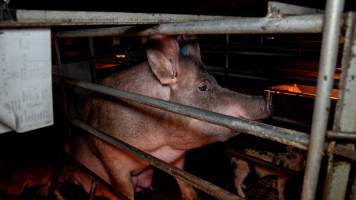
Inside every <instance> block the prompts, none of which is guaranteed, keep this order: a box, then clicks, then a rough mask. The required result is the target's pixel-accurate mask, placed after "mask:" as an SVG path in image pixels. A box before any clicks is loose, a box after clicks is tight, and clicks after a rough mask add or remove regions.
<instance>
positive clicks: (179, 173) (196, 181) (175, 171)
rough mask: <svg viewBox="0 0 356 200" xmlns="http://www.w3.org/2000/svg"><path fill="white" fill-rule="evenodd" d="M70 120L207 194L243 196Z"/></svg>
mask: <svg viewBox="0 0 356 200" xmlns="http://www.w3.org/2000/svg"><path fill="white" fill-rule="evenodd" d="M71 122H72V124H73V125H75V126H77V127H79V128H82V129H84V130H86V131H87V132H89V133H91V134H92V135H94V136H96V137H98V138H99V139H101V140H103V141H104V142H107V143H108V144H111V145H113V146H115V147H117V148H120V149H123V150H126V151H128V152H130V153H132V154H134V155H136V156H138V157H139V158H141V159H143V160H145V161H147V162H149V163H150V164H151V165H153V166H154V167H156V168H158V169H160V170H162V171H164V172H166V173H167V174H170V175H172V176H174V177H176V178H178V179H180V180H182V181H185V182H187V183H189V184H191V185H192V186H194V187H196V188H198V189H199V190H201V191H203V192H206V193H207V194H209V195H211V196H213V197H215V198H217V199H222V200H240V199H243V198H241V197H238V196H236V195H234V194H232V193H230V192H228V191H226V190H224V189H221V188H220V187H218V186H215V185H213V184H212V183H210V182H208V181H205V180H203V179H200V178H199V177H197V176H194V175H192V174H190V173H188V172H185V171H183V170H181V169H179V168H177V167H174V166H171V165H169V164H167V163H165V162H163V161H161V160H159V159H158V158H156V157H154V156H152V155H150V154H148V153H145V152H143V151H141V150H139V149H137V148H135V147H133V146H131V145H129V144H127V143H125V142H123V141H121V140H119V139H117V138H114V137H112V136H110V135H107V134H105V133H103V132H100V131H98V130H96V129H94V128H92V127H90V126H89V125H87V124H85V123H84V122H82V121H80V120H78V119H74V120H71Z"/></svg>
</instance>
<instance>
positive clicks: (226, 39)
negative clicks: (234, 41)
mask: <svg viewBox="0 0 356 200" xmlns="http://www.w3.org/2000/svg"><path fill="white" fill-rule="evenodd" d="M229 44H230V35H229V34H226V36H225V74H224V82H225V81H226V78H227V77H228V75H229V50H228V48H229Z"/></svg>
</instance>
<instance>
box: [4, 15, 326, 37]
mask: <svg viewBox="0 0 356 200" xmlns="http://www.w3.org/2000/svg"><path fill="white" fill-rule="evenodd" d="M322 23H323V16H322V15H303V16H284V17H278V18H277V17H276V18H275V17H263V18H256V17H235V18H226V19H219V20H206V21H193V22H181V23H167V24H161V25H157V26H153V27H146V28H145V27H142V28H137V27H136V26H125V27H111V28H97V29H82V30H78V31H65V32H60V33H58V34H57V36H58V37H98V36H112V35H138V36H149V35H155V34H173V35H176V34H246V33H254V34H266V33H320V32H321V29H322ZM0 27H1V26H0Z"/></svg>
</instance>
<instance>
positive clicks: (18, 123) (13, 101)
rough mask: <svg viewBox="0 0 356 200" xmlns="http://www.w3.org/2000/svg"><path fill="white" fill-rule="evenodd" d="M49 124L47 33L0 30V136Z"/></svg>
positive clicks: (44, 30)
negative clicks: (11, 131)
mask: <svg viewBox="0 0 356 200" xmlns="http://www.w3.org/2000/svg"><path fill="white" fill-rule="evenodd" d="M52 124H53V105H52V74H51V32H50V30H49V29H20V30H0V133H4V132H7V131H10V130H14V131H16V132H26V131H30V130H34V129H38V128H42V127H45V126H49V125H52Z"/></svg>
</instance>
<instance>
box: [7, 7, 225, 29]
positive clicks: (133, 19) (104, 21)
mask: <svg viewBox="0 0 356 200" xmlns="http://www.w3.org/2000/svg"><path fill="white" fill-rule="evenodd" d="M15 13H16V21H0V27H25V26H32V27H44V26H87V25H125V24H126V25H129V24H130V25H133V24H135V25H137V24H158V23H173V22H185V21H199V20H212V19H225V18H227V17H226V16H207V15H182V14H159V13H128V12H93V11H56V10H21V9H18V10H15Z"/></svg>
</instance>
